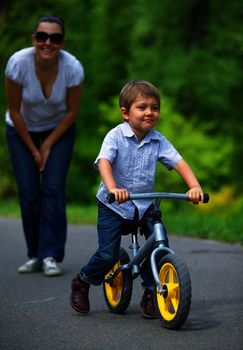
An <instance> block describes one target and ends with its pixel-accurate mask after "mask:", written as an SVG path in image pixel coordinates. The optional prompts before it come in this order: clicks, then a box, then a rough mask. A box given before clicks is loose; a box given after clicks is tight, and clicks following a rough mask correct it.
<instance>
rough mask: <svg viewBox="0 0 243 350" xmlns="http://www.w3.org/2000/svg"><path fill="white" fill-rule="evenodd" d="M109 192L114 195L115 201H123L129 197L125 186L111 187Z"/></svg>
mask: <svg viewBox="0 0 243 350" xmlns="http://www.w3.org/2000/svg"><path fill="white" fill-rule="evenodd" d="M109 192H111V193H113V194H114V195H115V202H117V203H118V204H120V203H124V202H126V201H127V200H128V199H129V194H128V191H127V190H126V189H125V188H112V189H111V190H110V191H109Z"/></svg>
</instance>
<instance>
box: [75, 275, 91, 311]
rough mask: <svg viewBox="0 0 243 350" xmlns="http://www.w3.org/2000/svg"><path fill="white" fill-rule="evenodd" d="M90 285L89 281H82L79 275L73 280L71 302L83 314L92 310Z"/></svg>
mask: <svg viewBox="0 0 243 350" xmlns="http://www.w3.org/2000/svg"><path fill="white" fill-rule="evenodd" d="M89 287H90V285H89V284H88V283H86V282H82V281H80V279H79V277H78V275H76V276H75V277H74V278H73V280H72V284H71V296H70V304H71V306H72V308H73V309H74V310H75V311H77V312H80V313H82V314H86V313H88V312H89V310H90V304H89Z"/></svg>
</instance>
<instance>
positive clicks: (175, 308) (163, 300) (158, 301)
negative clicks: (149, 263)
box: [155, 254, 191, 329]
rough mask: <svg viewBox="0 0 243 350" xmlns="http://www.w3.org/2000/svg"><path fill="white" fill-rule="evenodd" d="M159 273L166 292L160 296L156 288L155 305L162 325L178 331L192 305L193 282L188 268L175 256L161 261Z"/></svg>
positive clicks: (170, 255)
mask: <svg viewBox="0 0 243 350" xmlns="http://www.w3.org/2000/svg"><path fill="white" fill-rule="evenodd" d="M158 273H159V279H160V283H161V285H162V287H163V289H164V290H165V292H163V294H159V293H158V288H157V286H155V305H156V309H157V313H158V315H159V318H160V322H161V325H162V326H163V327H164V328H167V329H178V328H180V327H181V326H182V325H183V323H184V322H185V321H186V319H187V317H188V314H189V311H190V305H191V280H190V275H189V272H188V269H187V266H186V264H185V263H184V262H183V260H182V259H181V258H179V257H178V256H176V255H175V254H168V255H166V256H164V257H163V258H162V259H161V260H160V262H159V264H158Z"/></svg>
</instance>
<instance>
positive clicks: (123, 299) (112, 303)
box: [103, 248, 133, 314]
mask: <svg viewBox="0 0 243 350" xmlns="http://www.w3.org/2000/svg"><path fill="white" fill-rule="evenodd" d="M129 261H130V258H129V255H128V254H127V252H126V250H125V249H123V248H120V255H119V260H118V262H117V263H116V264H115V265H114V267H113V268H112V269H111V270H110V272H109V273H108V274H107V276H109V275H110V274H112V273H113V272H114V271H115V270H116V269H117V268H118V267H119V266H120V265H124V264H127V263H129ZM107 276H106V277H107ZM132 288H133V277H132V272H131V270H130V269H126V270H123V271H121V272H120V273H119V274H118V275H117V277H116V278H115V279H113V282H112V285H110V284H109V283H107V282H103V292H104V297H105V302H106V304H107V306H108V308H109V309H110V311H111V312H112V313H115V314H122V313H124V312H125V311H126V310H127V308H128V306H129V304H130V301H131V297H132Z"/></svg>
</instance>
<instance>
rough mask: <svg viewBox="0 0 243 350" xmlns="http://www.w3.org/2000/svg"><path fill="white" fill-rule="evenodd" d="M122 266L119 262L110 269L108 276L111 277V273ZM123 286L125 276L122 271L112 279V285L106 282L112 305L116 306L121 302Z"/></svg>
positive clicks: (108, 297) (107, 294)
mask: <svg viewBox="0 0 243 350" xmlns="http://www.w3.org/2000/svg"><path fill="white" fill-rule="evenodd" d="M119 266H120V262H117V263H116V264H115V265H114V267H113V268H112V269H111V270H110V271H109V273H108V274H107V275H106V277H109V275H110V274H113V273H114V271H115V270H116V269H118V267H119ZM122 287H123V277H122V272H120V273H118V275H117V276H116V278H114V279H113V281H112V286H110V285H109V283H105V291H106V296H107V299H108V301H109V303H110V305H111V306H113V307H115V306H117V305H118V304H119V302H120V300H121V296H122Z"/></svg>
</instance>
